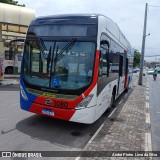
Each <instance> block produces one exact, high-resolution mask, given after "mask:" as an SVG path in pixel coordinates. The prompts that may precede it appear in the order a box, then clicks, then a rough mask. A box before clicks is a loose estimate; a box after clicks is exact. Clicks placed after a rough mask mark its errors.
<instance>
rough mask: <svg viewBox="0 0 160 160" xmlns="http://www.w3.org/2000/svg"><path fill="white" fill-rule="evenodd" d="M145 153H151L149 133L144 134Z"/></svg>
mask: <svg viewBox="0 0 160 160" xmlns="http://www.w3.org/2000/svg"><path fill="white" fill-rule="evenodd" d="M145 151H152V142H151V133H145Z"/></svg>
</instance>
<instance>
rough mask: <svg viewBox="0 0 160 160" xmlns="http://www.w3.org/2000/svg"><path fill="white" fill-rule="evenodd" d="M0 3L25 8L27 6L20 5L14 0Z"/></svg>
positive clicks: (4, 0)
mask: <svg viewBox="0 0 160 160" xmlns="http://www.w3.org/2000/svg"><path fill="white" fill-rule="evenodd" d="M0 3H6V4H11V5H16V6H22V7H25V4H18V1H14V0H0Z"/></svg>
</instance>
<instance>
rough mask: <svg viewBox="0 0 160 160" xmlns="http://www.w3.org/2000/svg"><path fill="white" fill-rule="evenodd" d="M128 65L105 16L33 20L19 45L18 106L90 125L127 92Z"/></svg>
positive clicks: (121, 39)
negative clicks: (20, 55) (20, 58)
mask: <svg viewBox="0 0 160 160" xmlns="http://www.w3.org/2000/svg"><path fill="white" fill-rule="evenodd" d="M35 65H36V67H35ZM132 66H133V49H132V48H131V45H130V43H129V42H128V40H127V39H126V38H125V36H124V35H123V34H122V32H121V31H120V29H119V27H118V26H117V24H115V23H114V22H113V21H112V20H111V19H109V18H107V17H105V16H104V15H99V14H93V15H92V14H88V15H84V14H79V15H75V14H73V15H55V16H48V17H40V18H36V19H35V20H33V21H32V22H31V24H30V26H29V29H28V32H27V36H26V40H25V45H24V53H23V60H22V68H21V80H20V87H21V98H20V103H21V108H22V109H23V110H26V111H30V112H34V113H37V114H41V115H45V116H49V117H52V118H58V119H63V120H67V121H74V122H79V123H87V124H90V123H93V122H95V121H96V120H97V119H98V118H100V117H101V115H102V114H103V113H104V112H105V111H106V110H107V109H108V108H109V107H112V106H113V104H114V101H115V99H116V98H117V97H118V96H119V95H120V94H121V93H122V92H123V91H124V90H126V89H128V86H129V83H130V82H131V80H132Z"/></svg>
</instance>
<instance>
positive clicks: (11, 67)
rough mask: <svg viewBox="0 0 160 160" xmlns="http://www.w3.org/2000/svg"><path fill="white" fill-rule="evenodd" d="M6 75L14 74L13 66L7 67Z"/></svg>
mask: <svg viewBox="0 0 160 160" xmlns="http://www.w3.org/2000/svg"><path fill="white" fill-rule="evenodd" d="M5 74H13V66H8V67H6V68H5Z"/></svg>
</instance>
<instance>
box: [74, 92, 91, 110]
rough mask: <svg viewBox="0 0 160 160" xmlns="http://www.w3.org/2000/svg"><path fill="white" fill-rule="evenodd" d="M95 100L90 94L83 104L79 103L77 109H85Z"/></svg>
mask: <svg viewBox="0 0 160 160" xmlns="http://www.w3.org/2000/svg"><path fill="white" fill-rule="evenodd" d="M92 98H93V94H90V95H89V96H87V97H85V98H84V99H83V100H82V102H81V103H79V104H78V105H77V106H76V107H75V109H76V110H78V109H84V108H86V107H87V106H88V104H89V102H90V101H91V99H92Z"/></svg>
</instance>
